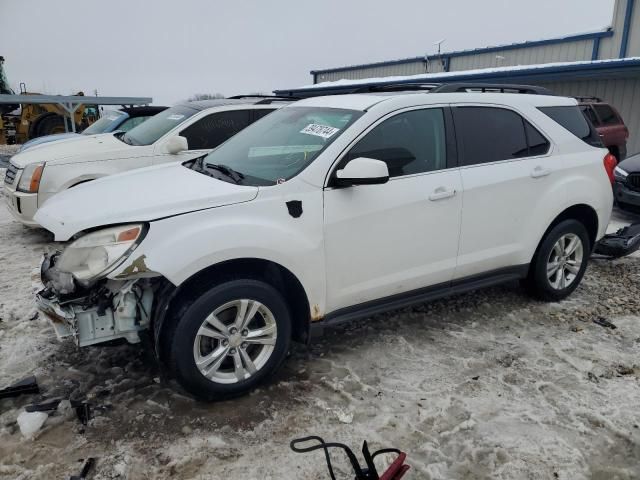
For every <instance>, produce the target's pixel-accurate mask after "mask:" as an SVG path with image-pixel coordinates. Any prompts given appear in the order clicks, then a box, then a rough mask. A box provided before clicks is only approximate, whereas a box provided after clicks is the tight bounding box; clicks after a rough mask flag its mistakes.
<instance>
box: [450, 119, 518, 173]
mask: <svg viewBox="0 0 640 480" xmlns="http://www.w3.org/2000/svg"><path fill="white" fill-rule="evenodd" d="M453 118H454V120H455V124H456V135H457V137H458V138H459V139H460V143H461V145H462V152H461V153H462V165H477V164H482V163H490V162H497V161H500V160H510V159H514V158H523V157H527V156H529V146H528V144H527V135H526V133H525V128H524V123H523V119H522V117H521V116H520V115H518V114H517V113H515V112H512V111H511V110H506V109H503V108H494V107H455V108H454V109H453Z"/></svg>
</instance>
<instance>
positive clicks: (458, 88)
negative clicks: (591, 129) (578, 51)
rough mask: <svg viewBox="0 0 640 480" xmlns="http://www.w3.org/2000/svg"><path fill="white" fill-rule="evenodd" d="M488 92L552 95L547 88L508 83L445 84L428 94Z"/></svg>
mask: <svg viewBox="0 0 640 480" xmlns="http://www.w3.org/2000/svg"><path fill="white" fill-rule="evenodd" d="M473 91H480V92H483V93H485V92H489V93H496V92H497V93H523V94H532V95H553V96H555V95H556V94H555V93H553V92H552V91H551V90H549V89H548V88H544V87H538V86H536V85H515V84H508V83H445V84H441V85H439V86H438V87H436V88H434V89H433V90H431V91H430V93H455V92H473Z"/></svg>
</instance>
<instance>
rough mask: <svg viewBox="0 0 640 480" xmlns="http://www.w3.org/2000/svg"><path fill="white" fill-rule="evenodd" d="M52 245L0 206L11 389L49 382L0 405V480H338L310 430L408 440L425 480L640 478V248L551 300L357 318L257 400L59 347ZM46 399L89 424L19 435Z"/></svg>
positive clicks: (507, 299) (119, 351) (515, 294)
mask: <svg viewBox="0 0 640 480" xmlns="http://www.w3.org/2000/svg"><path fill="white" fill-rule="evenodd" d="M0 176H2V173H1V171H0ZM0 202H3V200H2V199H1V198H0ZM631 220H632V219H631V218H629V217H624V216H618V217H617V218H616V224H615V225H618V224H622V223H624V222H627V223H628V222H629V221H631ZM615 225H612V226H611V228H612V229H615ZM52 246H53V245H52V242H51V236H50V235H49V234H48V233H47V232H44V231H42V230H33V229H27V228H25V227H23V226H21V225H20V224H18V223H17V222H15V221H13V220H12V219H11V217H10V215H9V214H8V212H7V211H6V209H5V208H4V206H0V387H1V386H4V385H6V384H9V383H10V382H12V381H14V380H17V379H20V378H23V377H25V376H28V375H32V374H34V375H36V376H37V378H38V381H39V383H40V386H41V389H42V394H41V395H30V396H22V397H19V398H15V399H5V400H0V478H2V479H5V478H6V479H12V480H13V479H21V480H22V479H25V480H26V479H47V480H48V479H52V478H66V476H67V475H70V474H73V473H77V472H78V471H79V468H80V465H81V464H80V463H79V460H80V459H82V458H86V457H87V456H93V457H97V464H96V468H95V470H94V473H93V476H92V477H91V478H93V479H164V478H180V479H201V480H205V479H206V480H213V479H231V478H238V479H258V478H259V479H261V480H267V479H274V480H275V479H278V480H280V479H323V478H329V477H328V474H327V473H326V467H325V466H324V464H323V458H322V455H321V453H319V452H314V453H310V454H306V455H299V454H294V453H293V452H291V451H290V450H289V448H288V442H289V441H290V440H291V439H292V438H295V437H300V436H305V435H310V434H318V435H321V436H323V437H324V438H325V439H327V440H332V441H341V442H345V443H348V444H350V445H352V446H353V447H354V448H356V449H357V448H359V445H360V444H361V442H362V440H364V439H367V440H368V441H369V442H370V443H371V444H372V447H373V448H381V447H389V446H393V447H396V448H399V449H401V450H404V451H406V452H408V454H409V463H410V464H411V465H412V466H413V470H412V471H411V474H410V475H409V476H408V478H414V479H521V478H522V479H536V480H538V479H557V478H559V479H567V480H579V479H601V480H605V479H606V480H610V479H638V478H640V466H639V465H640V360H639V358H640V357H639V354H640V323H639V321H638V320H639V317H638V312H639V308H638V307H639V306H640V263H639V262H638V256H633V257H629V258H625V259H620V260H616V261H608V260H594V261H593V262H592V263H591V266H590V267H589V270H588V272H587V275H586V277H585V279H584V282H583V284H582V285H581V287H580V288H579V289H578V290H577V291H576V293H575V294H574V295H573V296H572V297H571V298H570V299H569V300H566V301H564V302H562V303H558V304H545V303H540V302H536V301H532V300H531V299H529V298H528V297H527V296H525V295H524V294H523V292H522V291H521V290H520V289H519V288H518V286H517V285H507V286H504V287H500V288H492V289H488V290H483V291H479V292H476V293H472V294H468V295H463V296H457V297H452V298H449V299H445V300H441V301H437V302H433V303H430V304H425V305H420V306H417V307H414V308H408V309H404V310H401V311H396V312H392V313H390V314H385V315H379V316H376V317H374V318H371V319H368V320H367V321H360V322H356V323H353V324H350V325H349V326H348V327H346V328H344V329H341V330H337V331H334V332H331V333H329V334H328V335H327V336H326V337H325V338H323V339H322V340H321V341H320V342H319V343H317V344H314V345H313V346H311V347H304V346H296V347H295V348H294V350H293V352H292V354H291V357H290V358H289V359H288V361H287V362H286V364H285V367H284V368H283V370H282V371H281V372H280V374H279V375H278V376H277V378H276V379H275V380H274V381H273V382H272V383H271V384H269V385H267V386H265V387H264V388H262V389H260V390H258V391H256V392H255V393H253V394H252V395H250V396H247V397H244V398H240V399H237V400H234V401H229V402H222V403H215V404H203V403H198V402H195V401H194V400H192V399H190V398H189V397H187V396H186V395H184V394H182V393H180V392H179V391H178V390H176V388H177V387H175V385H173V384H172V383H171V381H170V380H167V379H165V378H164V377H163V376H162V375H161V373H160V372H159V371H158V370H157V367H156V364H155V362H154V361H153V358H152V357H151V356H149V355H147V354H146V353H145V351H144V350H143V349H141V348H140V347H138V346H129V345H123V346H117V347H93V348H87V349H82V350H79V349H76V348H75V347H73V346H72V345H70V344H68V343H59V342H58V341H57V340H56V338H55V336H54V334H53V332H52V330H51V329H50V328H49V326H48V324H47V322H46V321H45V319H43V318H42V316H40V315H37V312H36V311H35V309H34V308H33V302H32V286H31V280H30V273H31V270H32V269H33V268H34V267H35V266H36V265H37V263H38V260H39V258H40V255H41V254H42V252H43V250H44V249H46V248H51V247H52ZM598 317H604V318H606V319H607V320H609V321H611V322H613V323H614V324H615V325H616V326H617V329H615V330H613V329H609V328H604V327H601V326H600V325H597V324H595V323H593V320H594V319H596V318H598ZM172 387H173V388H172ZM43 397H45V398H52V397H64V398H73V399H88V400H89V401H91V402H92V403H93V404H94V405H96V406H98V407H99V408H96V409H95V417H94V418H93V419H92V420H91V421H90V422H89V424H88V425H87V426H83V425H82V424H81V423H80V422H79V421H78V420H77V419H76V418H75V415H74V414H72V413H71V412H70V411H69V409H68V408H60V409H59V411H56V412H54V413H52V414H51V415H49V417H48V418H47V420H46V422H45V424H44V427H43V428H42V430H41V431H40V432H39V434H38V435H37V436H36V438H35V439H26V438H23V436H22V435H21V432H20V430H19V428H18V426H17V423H16V420H17V417H18V415H19V414H20V412H22V410H23V407H24V406H25V405H27V404H29V403H31V402H35V401H39V400H40V399H41V398H43ZM64 405H65V404H63V406H64ZM336 459H337V462H336V463H337V464H338V468H337V470H338V471H339V472H340V473H341V474H342V476H341V477H339V478H352V476H350V475H346V473H347V470H346V468H345V463H344V462H343V461H340V459H339V458H338V456H337V455H336Z"/></svg>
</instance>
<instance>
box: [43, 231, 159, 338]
mask: <svg viewBox="0 0 640 480" xmlns="http://www.w3.org/2000/svg"><path fill="white" fill-rule="evenodd" d="M146 231H147V227H146V226H145V225H123V226H118V227H110V228H106V229H103V230H98V231H94V232H91V233H88V234H86V235H84V236H81V237H79V238H78V239H77V240H76V241H74V242H73V243H72V244H71V245H69V246H68V247H67V248H66V249H65V251H64V252H62V253H61V252H56V253H54V254H52V255H45V257H44V259H43V261H42V264H41V267H40V272H39V276H40V278H39V281H40V283H41V286H40V288H39V291H38V293H37V294H36V304H37V306H38V308H39V309H40V310H41V311H42V312H43V313H44V314H45V315H46V316H47V317H48V318H49V319H50V320H51V322H52V324H53V326H54V329H55V331H56V334H57V335H58V337H59V338H66V337H73V339H74V340H75V342H76V344H77V345H79V346H81V347H84V346H87V345H94V344H96V343H103V342H108V341H112V340H118V339H125V340H127V341H128V342H129V343H137V342H139V341H140V336H139V332H140V331H142V330H146V329H148V328H149V326H150V323H151V315H152V313H151V311H152V308H153V301H154V290H155V288H156V286H157V285H158V284H159V283H160V282H162V280H163V279H162V277H160V276H159V274H157V273H155V272H150V271H148V270H147V269H141V268H138V267H137V263H136V262H135V261H134V262H133V264H132V265H133V266H132V267H130V268H129V269H125V270H124V271H123V272H122V273H121V274H120V275H118V276H117V277H113V278H109V276H110V274H111V273H112V272H114V270H115V269H116V268H117V267H119V266H121V265H123V263H124V262H125V261H127V259H128V258H129V256H130V254H131V253H132V252H133V250H135V248H136V247H137V245H138V244H139V243H140V242H141V241H142V239H143V238H144V235H145V234H146ZM142 258H143V257H142ZM140 262H141V260H140V259H139V261H138V263H140Z"/></svg>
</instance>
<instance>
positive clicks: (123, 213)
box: [34, 163, 258, 241]
mask: <svg viewBox="0 0 640 480" xmlns="http://www.w3.org/2000/svg"><path fill="white" fill-rule="evenodd" d="M257 194H258V187H249V186H243V185H235V184H232V183H227V182H223V181H221V180H216V179H215V178H211V177H208V176H206V175H203V174H201V173H198V172H195V171H193V170H190V169H188V168H187V167H184V166H182V164H180V163H169V164H164V165H158V166H155V167H148V168H140V169H137V170H132V171H130V172H125V173H121V174H117V175H111V176H109V177H104V178H101V179H98V180H94V181H92V182H88V183H84V184H82V185H78V186H77V187H74V188H71V189H69V190H65V191H64V192H61V193H59V194H57V195H55V196H53V197H52V198H50V199H49V200H48V201H47V202H46V203H45V204H44V205H43V206H42V207H41V208H40V209H39V210H38V211H37V213H36V215H35V217H34V220H35V221H36V222H37V223H39V224H40V225H41V226H43V227H44V228H46V229H47V230H49V231H51V232H53V234H54V235H55V239H56V240H60V241H64V240H68V239H69V238H71V237H72V236H73V235H75V234H76V233H79V232H81V231H83V230H87V229H90V228H96V227H102V226H107V225H113V224H118V223H130V222H148V221H152V220H157V219H160V218H164V217H169V216H173V215H180V214H183V213H189V212H192V211H195V210H202V209H205V208H214V207H222V206H224V205H232V204H234V203H241V202H248V201H250V200H253V199H254V198H255V197H256V195H257Z"/></svg>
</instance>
